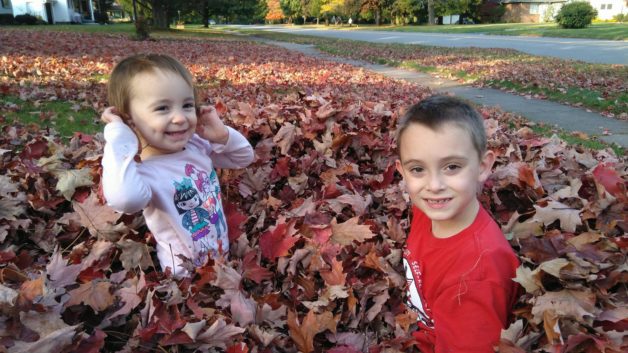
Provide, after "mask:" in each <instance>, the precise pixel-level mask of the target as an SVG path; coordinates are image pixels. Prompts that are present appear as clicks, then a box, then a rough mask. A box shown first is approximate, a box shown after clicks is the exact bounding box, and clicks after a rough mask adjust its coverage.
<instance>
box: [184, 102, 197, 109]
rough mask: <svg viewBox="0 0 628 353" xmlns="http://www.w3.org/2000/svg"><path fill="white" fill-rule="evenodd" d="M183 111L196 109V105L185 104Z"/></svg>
mask: <svg viewBox="0 0 628 353" xmlns="http://www.w3.org/2000/svg"><path fill="white" fill-rule="evenodd" d="M183 109H194V103H185V104H184V105H183Z"/></svg>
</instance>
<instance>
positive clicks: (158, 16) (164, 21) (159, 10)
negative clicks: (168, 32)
mask: <svg viewBox="0 0 628 353" xmlns="http://www.w3.org/2000/svg"><path fill="white" fill-rule="evenodd" d="M152 3H153V6H152V7H153V27H154V28H158V29H168V24H169V22H168V7H167V4H166V2H165V1H163V0H161V1H160V0H153V1H152Z"/></svg>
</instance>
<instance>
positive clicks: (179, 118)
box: [172, 110, 186, 124]
mask: <svg viewBox="0 0 628 353" xmlns="http://www.w3.org/2000/svg"><path fill="white" fill-rule="evenodd" d="M185 120H186V117H185V113H184V112H183V111H181V110H176V111H174V112H173V115H172V123H173V124H181V123H184V122H185Z"/></svg>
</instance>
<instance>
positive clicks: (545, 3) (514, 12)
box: [502, 0, 567, 23]
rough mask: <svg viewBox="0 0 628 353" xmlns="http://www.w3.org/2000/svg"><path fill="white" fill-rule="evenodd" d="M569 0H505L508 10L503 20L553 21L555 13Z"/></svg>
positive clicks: (519, 21) (517, 21) (513, 21)
mask: <svg viewBox="0 0 628 353" xmlns="http://www.w3.org/2000/svg"><path fill="white" fill-rule="evenodd" d="M565 3H567V0H503V1H502V4H504V6H505V8H506V12H505V13H504V15H503V16H502V21H503V22H512V23H521V22H533V23H542V22H550V21H553V19H554V15H556V14H557V13H558V10H560V8H561V7H562V6H563V4H565Z"/></svg>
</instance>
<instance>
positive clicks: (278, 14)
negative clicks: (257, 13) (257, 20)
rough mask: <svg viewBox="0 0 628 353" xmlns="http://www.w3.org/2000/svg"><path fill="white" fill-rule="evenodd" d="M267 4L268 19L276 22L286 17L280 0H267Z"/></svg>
mask: <svg viewBox="0 0 628 353" xmlns="http://www.w3.org/2000/svg"><path fill="white" fill-rule="evenodd" d="M266 6H268V13H267V14H266V20H267V21H270V22H274V21H281V20H283V19H284V15H283V11H281V6H279V0H266Z"/></svg>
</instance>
